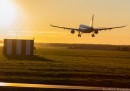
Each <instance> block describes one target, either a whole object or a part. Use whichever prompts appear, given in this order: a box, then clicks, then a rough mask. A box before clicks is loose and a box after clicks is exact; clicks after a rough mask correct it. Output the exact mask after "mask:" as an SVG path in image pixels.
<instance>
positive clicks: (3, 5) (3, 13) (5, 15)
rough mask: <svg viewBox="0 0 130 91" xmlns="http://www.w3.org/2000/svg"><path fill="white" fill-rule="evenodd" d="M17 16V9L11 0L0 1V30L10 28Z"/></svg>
mask: <svg viewBox="0 0 130 91" xmlns="http://www.w3.org/2000/svg"><path fill="white" fill-rule="evenodd" d="M16 15H17V9H16V7H15V5H14V4H13V3H12V2H11V0H0V28H3V27H7V26H11V25H12V23H13V22H14V20H15V17H16Z"/></svg>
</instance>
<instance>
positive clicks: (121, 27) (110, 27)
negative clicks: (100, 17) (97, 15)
mask: <svg viewBox="0 0 130 91" xmlns="http://www.w3.org/2000/svg"><path fill="white" fill-rule="evenodd" d="M126 26H127V25H125V26H119V27H110V28H94V29H95V30H100V31H102V30H111V29H115V28H123V27H126Z"/></svg>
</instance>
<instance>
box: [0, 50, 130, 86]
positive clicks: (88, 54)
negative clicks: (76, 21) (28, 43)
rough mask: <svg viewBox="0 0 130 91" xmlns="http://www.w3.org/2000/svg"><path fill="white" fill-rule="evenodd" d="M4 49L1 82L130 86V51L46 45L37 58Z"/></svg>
mask: <svg viewBox="0 0 130 91" xmlns="http://www.w3.org/2000/svg"><path fill="white" fill-rule="evenodd" d="M0 51H1V52H0V81H6V82H27V83H43V84H66V85H90V86H111V87H130V52H123V51H103V50H102V51H100V50H79V49H68V48H65V47H63V48H62V47H45V48H39V49H37V53H38V54H39V55H40V57H41V58H37V59H34V60H33V59H18V58H17V59H12V58H11V59H9V58H6V57H4V56H3V54H2V48H0Z"/></svg>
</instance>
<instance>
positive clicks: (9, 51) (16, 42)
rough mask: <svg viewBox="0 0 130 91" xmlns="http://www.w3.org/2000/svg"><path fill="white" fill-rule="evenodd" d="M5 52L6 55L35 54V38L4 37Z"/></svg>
mask: <svg viewBox="0 0 130 91" xmlns="http://www.w3.org/2000/svg"><path fill="white" fill-rule="evenodd" d="M3 53H4V55H6V56H11V55H14V56H15V55H16V56H33V55H34V40H24V39H4V46H3Z"/></svg>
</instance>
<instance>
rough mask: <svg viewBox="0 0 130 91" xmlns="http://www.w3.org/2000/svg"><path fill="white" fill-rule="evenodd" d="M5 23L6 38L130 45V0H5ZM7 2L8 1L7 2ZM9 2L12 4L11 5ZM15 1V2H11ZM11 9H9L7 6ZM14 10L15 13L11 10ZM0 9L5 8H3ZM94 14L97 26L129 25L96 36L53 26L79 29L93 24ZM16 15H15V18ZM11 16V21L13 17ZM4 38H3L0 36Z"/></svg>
mask: <svg viewBox="0 0 130 91" xmlns="http://www.w3.org/2000/svg"><path fill="white" fill-rule="evenodd" d="M5 1H6V2H5V5H4V6H6V7H4V6H1V7H0V8H2V7H4V9H7V10H6V12H7V13H5V14H3V16H5V15H11V14H10V13H12V17H11V16H10V17H8V16H7V17H8V18H9V19H10V21H13V22H11V23H10V24H9V19H8V20H6V21H7V22H8V23H5V25H6V26H4V25H2V24H3V22H4V19H3V16H0V19H3V22H0V24H1V25H0V29H1V30H5V31H4V32H5V34H2V33H1V36H4V37H5V38H33V37H35V41H36V42H43V43H85V44H86V43H91V44H125V45H130V40H129V39H130V36H129V35H130V31H129V30H130V28H129V24H130V19H129V16H130V12H129V8H130V5H129V3H130V1H129V0H5ZM7 3H8V4H7ZM9 4H10V5H9ZM11 4H12V5H11ZM11 7H13V8H12V10H11V9H10V10H8V8H11ZM9 11H12V12H9ZM0 12H5V10H3V9H0ZM93 13H94V14H95V20H94V27H113V26H120V25H125V24H127V25H128V26H127V27H126V28H123V29H115V30H111V31H109V30H108V31H101V32H99V34H98V35H96V37H95V38H92V37H91V34H83V35H82V37H81V38H78V37H77V33H76V34H74V35H72V34H71V33H70V31H67V30H62V29H57V28H52V27H50V26H49V25H50V24H54V25H59V26H66V27H74V28H78V26H79V25H80V24H86V25H89V24H90V20H91V17H92V14H93ZM13 16H15V17H13ZM6 19H7V18H6ZM11 19H12V20H11ZM0 38H2V37H0Z"/></svg>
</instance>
